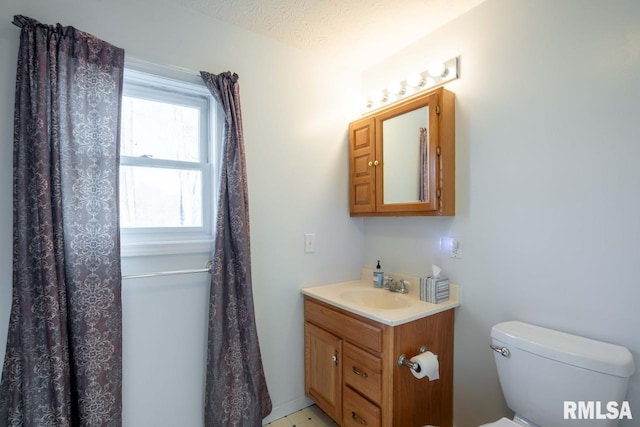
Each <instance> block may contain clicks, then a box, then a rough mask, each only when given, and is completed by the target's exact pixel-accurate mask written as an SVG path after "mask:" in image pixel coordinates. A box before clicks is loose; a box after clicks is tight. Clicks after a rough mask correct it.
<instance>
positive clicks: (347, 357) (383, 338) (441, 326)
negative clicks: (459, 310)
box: [302, 275, 459, 427]
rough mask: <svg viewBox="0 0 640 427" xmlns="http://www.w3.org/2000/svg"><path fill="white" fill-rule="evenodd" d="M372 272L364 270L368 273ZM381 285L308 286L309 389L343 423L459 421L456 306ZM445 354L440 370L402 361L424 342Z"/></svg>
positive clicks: (454, 294)
mask: <svg viewBox="0 0 640 427" xmlns="http://www.w3.org/2000/svg"><path fill="white" fill-rule="evenodd" d="M363 276H364V275H363ZM411 283H412V286H410V292H409V294H407V295H400V294H396V293H392V292H390V291H388V290H385V289H374V288H372V286H371V281H370V280H360V281H354V282H346V283H338V284H333V285H325V286H317V287H313V288H306V289H303V290H302V292H303V294H304V319H305V324H304V331H305V332H304V333H305V340H304V342H305V349H304V352H305V392H306V393H307V395H308V396H309V397H310V398H311V399H312V400H313V401H314V402H315V403H316V404H317V405H318V406H319V407H320V408H321V409H322V410H323V411H325V412H326V413H327V414H328V415H329V416H331V417H332V418H333V419H334V420H335V421H336V422H337V423H338V424H340V425H341V426H349V427H351V426H354V427H361V426H373V427H391V426H403V427H418V426H425V425H436V426H440V427H447V426H452V418H453V327H454V308H455V307H457V306H458V305H459V300H458V287H457V286H456V285H451V287H450V299H449V301H447V302H444V303H441V304H430V303H427V302H424V301H420V300H419V298H418V296H417V291H418V289H417V283H418V282H417V281H411ZM422 346H426V348H427V350H428V351H431V352H432V353H434V354H436V355H437V356H438V362H439V376H440V378H439V379H437V380H434V381H429V379H428V378H422V379H417V378H415V377H414V376H413V374H412V373H411V371H410V369H409V368H408V367H406V366H399V365H398V359H399V357H400V356H401V355H402V354H404V355H406V358H407V360H409V359H410V358H411V357H413V356H415V355H417V354H418V352H419V349H420V347H422Z"/></svg>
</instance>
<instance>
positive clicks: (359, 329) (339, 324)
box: [304, 297, 382, 353]
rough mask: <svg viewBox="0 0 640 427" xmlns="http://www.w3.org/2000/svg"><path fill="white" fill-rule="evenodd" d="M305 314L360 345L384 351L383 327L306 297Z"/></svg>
mask: <svg viewBox="0 0 640 427" xmlns="http://www.w3.org/2000/svg"><path fill="white" fill-rule="evenodd" d="M304 316H305V319H306V320H307V321H308V322H311V323H315V324H316V325H318V326H320V327H322V328H324V329H326V330H328V331H331V332H333V333H334V334H336V335H338V336H341V337H342V338H344V339H346V340H347V341H350V342H352V343H354V344H357V345H359V346H360V347H365V348H369V349H371V350H373V351H375V352H378V353H380V352H382V329H381V328H380V327H377V326H375V325H372V324H369V323H365V322H363V321H360V320H358V319H356V318H354V317H351V316H347V315H345V314H342V313H340V312H338V311H336V310H333V309H332V308H329V307H328V306H326V305H322V304H319V303H317V302H315V301H313V299H311V298H308V297H306V298H305V302H304Z"/></svg>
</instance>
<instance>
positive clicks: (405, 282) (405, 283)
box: [400, 279, 411, 293]
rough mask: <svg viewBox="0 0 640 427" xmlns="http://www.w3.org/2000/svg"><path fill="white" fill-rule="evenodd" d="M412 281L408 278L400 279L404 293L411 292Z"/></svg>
mask: <svg viewBox="0 0 640 427" xmlns="http://www.w3.org/2000/svg"><path fill="white" fill-rule="evenodd" d="M410 284H411V283H410V282H409V281H408V280H404V279H403V280H400V290H401V292H402V293H407V292H409V285H410Z"/></svg>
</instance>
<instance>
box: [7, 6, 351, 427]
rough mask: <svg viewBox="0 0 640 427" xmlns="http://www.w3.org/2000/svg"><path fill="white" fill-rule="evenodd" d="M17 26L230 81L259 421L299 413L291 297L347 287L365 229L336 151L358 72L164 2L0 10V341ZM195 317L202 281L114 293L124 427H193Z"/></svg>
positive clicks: (299, 351) (145, 282) (299, 347)
mask: <svg viewBox="0 0 640 427" xmlns="http://www.w3.org/2000/svg"><path fill="white" fill-rule="evenodd" d="M14 14H24V15H27V16H30V17H33V18H35V19H38V20H40V21H41V22H44V23H48V24H55V23H57V22H60V23H62V24H64V25H73V26H75V27H77V28H79V29H82V30H85V31H88V32H90V33H92V34H95V35H96V36H98V37H101V38H103V39H104V40H107V41H109V42H111V43H113V44H115V45H117V46H120V47H122V48H124V49H125V50H126V52H127V54H128V55H133V56H136V57H138V58H142V59H147V60H150V61H153V62H156V63H159V64H167V65H175V66H180V67H184V68H187V69H192V70H195V71H197V70H201V69H203V70H207V71H210V72H213V73H218V72H222V71H226V70H231V71H233V72H236V73H238V74H239V76H240V88H241V97H242V110H243V121H244V131H245V143H246V150H247V153H246V154H247V167H248V174H249V196H250V209H251V212H250V215H251V222H252V224H251V231H252V241H251V244H252V253H253V257H252V258H253V288H254V298H255V304H256V316H257V322H258V334H259V338H260V343H261V347H262V355H263V362H264V366H265V373H266V377H267V383H268V386H269V390H270V392H271V397H272V400H273V404H274V412H273V414H272V417H270V418H273V417H278V416H282V415H285V414H287V413H290V412H293V411H295V410H297V409H299V408H301V407H303V406H306V404H308V400H307V399H306V398H305V397H304V387H303V384H304V382H303V372H304V371H303V330H302V298H301V296H300V293H299V289H300V288H302V287H304V286H309V285H312V284H322V283H330V282H335V281H340V280H345V279H352V278H356V277H357V276H358V275H359V271H360V267H361V266H362V264H363V260H362V252H363V251H362V240H363V237H362V227H363V225H362V220H361V219H351V218H350V217H349V212H348V188H347V182H348V174H347V170H348V161H347V150H348V145H347V141H346V138H347V126H346V124H347V122H348V121H349V120H350V119H351V118H352V117H353V113H352V111H353V110H352V109H351V106H354V104H352V100H353V95H358V94H359V93H356V92H359V87H360V75H359V73H354V72H353V71H349V70H347V69H343V68H342V67H338V66H336V64H332V63H330V62H327V61H321V60H320V59H319V58H315V57H313V56H310V55H308V54H305V53H303V52H301V51H299V50H296V49H292V48H288V47H285V46H283V45H281V44H279V43H276V42H273V41H271V40H269V39H266V38H264V37H261V36H259V35H256V34H254V33H251V32H247V31H243V30H240V29H238V28H236V27H233V26H231V25H228V24H225V23H222V22H219V21H216V20H213V19H210V18H207V17H205V16H204V15H200V14H197V13H193V12H190V11H187V10H186V9H182V8H181V7H178V6H174V5H172V4H170V3H168V2H166V1H164V0H141V1H125V0H114V1H109V2H106V1H100V0H91V1H82V0H53V1H44V0H20V1H18V0H7V1H3V2H0V16H2V17H3V18H2V20H0V343H4V342H6V331H7V323H8V318H9V307H10V299H11V247H12V246H11V238H12V231H11V228H12V207H11V205H12V185H11V181H12V172H11V171H12V121H13V100H14V96H13V91H14V84H15V64H16V54H17V49H18V37H19V29H18V28H17V27H14V26H13V25H11V18H12V16H13V15H14ZM306 232H314V233H316V253H315V254H304V253H303V248H304V246H303V235H304V233H306ZM207 258H208V257H207V255H206V254H192V255H188V254H184V255H181V256H173V257H157V258H155V257H146V258H139V259H131V258H128V259H125V260H124V262H123V272H124V273H125V274H126V273H130V272H146V271H158V270H165V269H181V268H201V267H203V266H204V263H205V262H206V260H207ZM206 309H207V280H206V276H205V275H200V276H198V275H195V276H179V277H173V278H163V279H162V280H159V279H137V280H129V281H125V282H124V284H123V310H124V325H123V330H124V332H123V333H124V362H123V364H124V390H123V393H124V424H125V426H135V427H145V426H154V427H162V426H167V427H172V426H177V425H180V426H184V427H190V426H195V427H197V426H201V425H202V415H201V414H202V409H201V408H202V388H203V376H204V368H203V363H204V360H205V350H206V349H205V347H206V329H205V328H206V319H207V317H206V313H207V312H206ZM0 348H1V350H0V358H2V360H3V358H4V344H0Z"/></svg>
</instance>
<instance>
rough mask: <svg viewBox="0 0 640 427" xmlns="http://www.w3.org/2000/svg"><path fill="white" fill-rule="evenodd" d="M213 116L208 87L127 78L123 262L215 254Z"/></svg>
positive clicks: (140, 76)
mask: <svg viewBox="0 0 640 427" xmlns="http://www.w3.org/2000/svg"><path fill="white" fill-rule="evenodd" d="M214 110H215V108H214V102H213V99H212V97H211V95H210V94H209V92H208V90H207V88H206V87H205V86H204V85H199V84H195V83H189V82H185V81H180V80H175V79H169V78H165V77H158V76H156V75H151V74H148V73H142V72H139V71H132V70H129V69H127V70H126V71H125V76H124V88H123V98H122V112H121V134H120V227H121V230H122V240H123V255H127V254H128V255H134V254H145V255H146V254H154V253H157V254H164V253H171V252H184V251H185V250H191V251H192V252H197V251H199V250H198V248H200V250H202V251H205V250H208V249H209V248H210V245H211V241H212V236H211V234H212V221H213V217H214V215H213V204H212V200H213V197H212V194H213V183H212V179H213V164H214V162H213V159H214V156H213V154H214V146H215V144H212V140H213V138H212V136H214V135H216V133H215V132H214V131H213V130H214V125H215V120H214V119H215V115H214ZM132 248H137V249H135V250H134V249H132ZM141 248H143V249H142V252H141Z"/></svg>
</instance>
